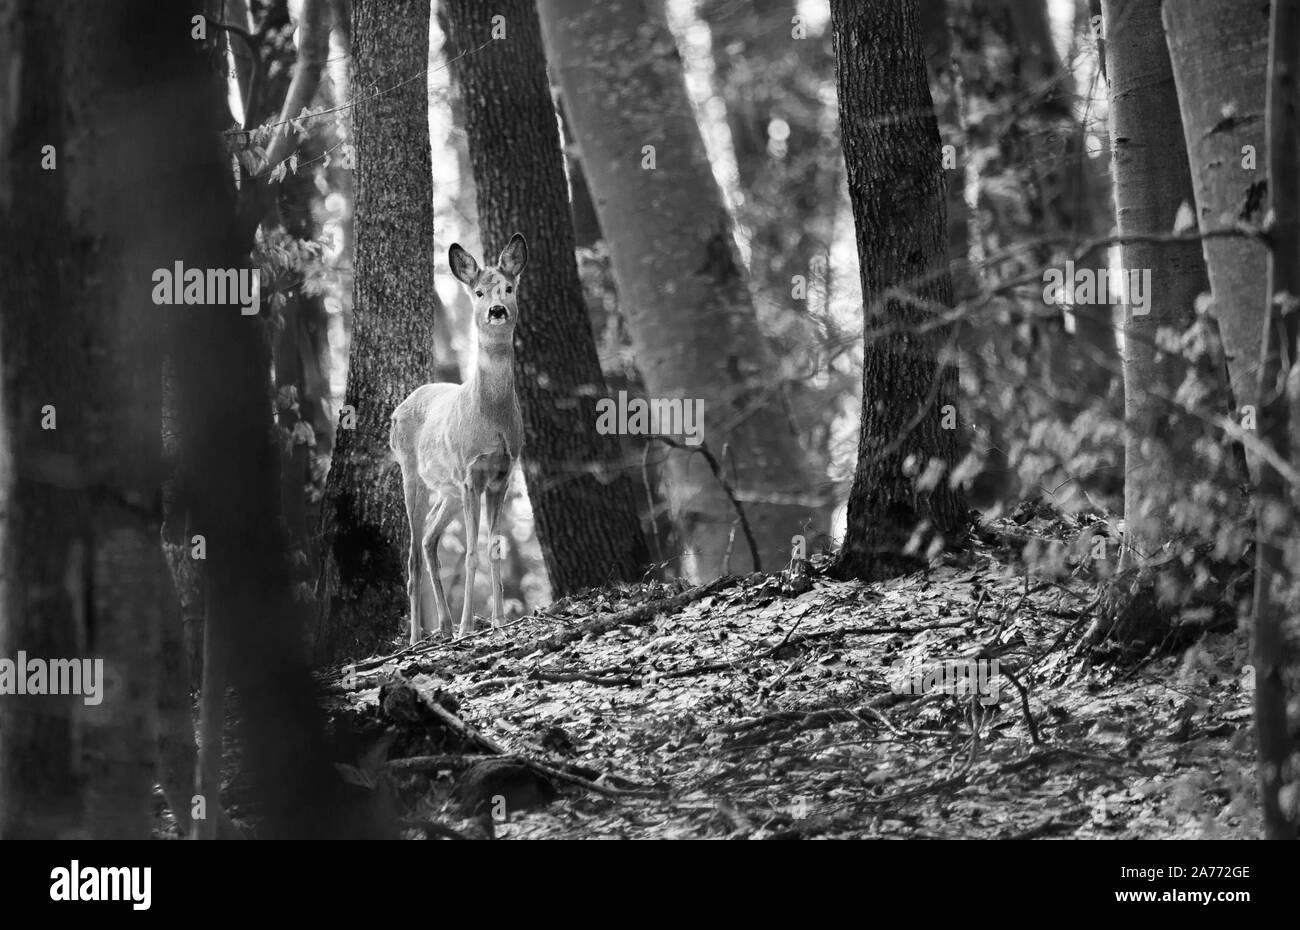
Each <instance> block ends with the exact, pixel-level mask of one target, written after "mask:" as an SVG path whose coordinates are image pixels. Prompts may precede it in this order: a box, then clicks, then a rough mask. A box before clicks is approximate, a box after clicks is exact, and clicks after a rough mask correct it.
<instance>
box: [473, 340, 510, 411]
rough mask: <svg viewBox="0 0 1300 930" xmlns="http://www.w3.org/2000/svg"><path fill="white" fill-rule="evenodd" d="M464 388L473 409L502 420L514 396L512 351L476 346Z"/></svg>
mask: <svg viewBox="0 0 1300 930" xmlns="http://www.w3.org/2000/svg"><path fill="white" fill-rule="evenodd" d="M466 387H467V388H468V389H469V395H470V397H472V398H473V399H474V403H475V406H477V407H478V408H479V409H480V410H483V411H484V412H485V413H487V414H489V415H492V414H500V415H501V417H502V419H504V418H505V414H506V413H507V412H508V411H509V410H510V407H511V405H512V404H513V403H514V397H515V352H514V348H513V347H512V346H480V347H479V350H478V359H477V362H476V363H475V366H474V371H473V373H472V374H471V375H470V377H469V381H468V383H467V384H466Z"/></svg>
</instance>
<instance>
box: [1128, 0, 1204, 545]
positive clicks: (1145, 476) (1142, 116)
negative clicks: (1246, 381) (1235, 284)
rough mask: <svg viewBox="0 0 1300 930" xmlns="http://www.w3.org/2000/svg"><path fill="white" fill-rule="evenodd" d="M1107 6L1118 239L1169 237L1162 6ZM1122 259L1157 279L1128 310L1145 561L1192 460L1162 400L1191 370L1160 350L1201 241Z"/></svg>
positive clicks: (1167, 74)
mask: <svg viewBox="0 0 1300 930" xmlns="http://www.w3.org/2000/svg"><path fill="white" fill-rule="evenodd" d="M1102 9H1103V15H1104V17H1105V32H1106V68H1107V73H1108V75H1109V78H1110V81H1109V84H1110V136H1111V149H1112V158H1113V162H1112V168H1113V172H1114V180H1115V212H1116V216H1117V218H1118V223H1119V232H1120V235H1121V236H1142V235H1167V234H1169V233H1170V232H1172V230H1173V229H1174V225H1175V221H1176V218H1177V216H1178V209H1179V207H1180V206H1182V205H1183V204H1187V205H1189V207H1190V205H1191V203H1192V199H1193V194H1192V182H1191V175H1190V174H1189V172H1188V165H1187V149H1186V147H1185V145H1184V143H1183V127H1182V121H1181V120H1180V119H1179V115H1178V99H1177V96H1176V94H1175V92H1174V79H1173V73H1172V71H1171V68H1170V63H1169V53H1168V50H1167V49H1166V47H1165V42H1164V36H1163V32H1162V30H1161V27H1160V0H1106V2H1104V3H1103V4H1102ZM1121 253H1122V261H1121V265H1122V266H1123V268H1124V269H1126V270H1138V271H1140V272H1143V273H1145V272H1146V271H1147V270H1149V271H1150V276H1151V277H1150V287H1149V289H1147V290H1148V295H1147V296H1148V299H1149V302H1150V303H1149V307H1148V308H1147V309H1148V312H1146V313H1135V312H1134V307H1133V306H1132V305H1131V304H1130V305H1128V306H1125V308H1124V422H1125V445H1124V453H1125V473H1124V518H1125V522H1126V525H1127V531H1126V540H1125V541H1126V545H1127V549H1128V551H1129V552H1131V553H1132V554H1134V555H1136V556H1137V557H1139V559H1144V558H1147V557H1149V556H1151V555H1153V554H1154V553H1155V552H1156V551H1157V550H1159V549H1160V548H1161V546H1162V545H1164V544H1165V543H1166V542H1167V541H1169V534H1170V530H1171V528H1170V524H1169V518H1170V514H1171V509H1170V506H1171V504H1172V501H1173V495H1174V494H1175V493H1182V492H1183V490H1184V489H1185V488H1187V487H1188V486H1189V482H1190V481H1191V480H1192V479H1193V477H1194V475H1193V471H1192V469H1193V466H1194V463H1195V459H1194V458H1193V457H1192V456H1191V455H1190V451H1189V450H1190V443H1191V437H1192V436H1193V435H1194V431H1193V430H1192V429H1191V428H1189V425H1188V423H1186V422H1184V421H1183V420H1182V419H1181V418H1178V419H1177V420H1176V421H1175V420H1173V419H1171V418H1172V417H1173V415H1174V410H1173V407H1172V405H1171V404H1170V402H1169V401H1168V400H1165V399H1162V398H1172V397H1173V396H1174V394H1175V393H1176V392H1177V389H1178V386H1179V384H1181V383H1182V380H1183V376H1184V373H1185V370H1186V366H1185V364H1184V362H1183V361H1182V359H1181V358H1180V357H1179V356H1177V355H1176V354H1175V353H1172V352H1162V351H1159V350H1158V349H1157V348H1156V331H1157V330H1158V329H1159V328H1161V327H1173V328H1175V329H1177V330H1178V331H1179V332H1181V331H1183V330H1185V329H1186V328H1187V327H1188V326H1190V325H1191V324H1192V322H1193V320H1194V317H1195V309H1194V303H1195V299H1196V295H1197V294H1199V293H1201V292H1202V291H1203V290H1205V288H1206V279H1205V265H1204V262H1203V261H1202V259H1201V249H1200V246H1199V244H1197V243H1195V242H1187V243H1149V242H1126V243H1124V244H1123V246H1122V249H1121Z"/></svg>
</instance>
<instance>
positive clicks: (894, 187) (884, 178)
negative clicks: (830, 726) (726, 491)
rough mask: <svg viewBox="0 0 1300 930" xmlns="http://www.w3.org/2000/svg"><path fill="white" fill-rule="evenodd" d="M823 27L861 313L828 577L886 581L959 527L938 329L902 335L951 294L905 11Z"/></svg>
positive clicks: (843, 11)
mask: <svg viewBox="0 0 1300 930" xmlns="http://www.w3.org/2000/svg"><path fill="white" fill-rule="evenodd" d="M831 23H832V26H833V28H834V30H835V56H836V74H837V85H838V88H839V100H840V127H841V128H840V132H841V137H842V139H843V142H844V161H845V164H846V166H847V168H848V177H849V195H850V197H851V199H852V202H853V219H854V225H855V227H856V229H857V243H858V255H859V257H860V261H861V267H862V296H863V301H864V303H865V312H864V314H863V316H864V325H863V331H864V338H865V346H864V352H863V370H862V433H861V437H860V439H859V443H858V464H857V469H856V471H855V473H854V477H853V488H852V491H851V493H850V496H849V514H848V531H847V534H846V536H845V539H844V546H843V548H842V550H841V552H840V557H839V562H838V566H837V567H838V570H839V571H840V572H841V573H842V574H844V575H851V576H856V577H868V576H872V575H877V574H880V573H884V572H887V571H890V570H891V569H893V568H895V567H897V566H898V565H899V562H900V559H901V557H902V554H903V552H904V549H905V547H906V544H907V542H908V539H909V537H911V536H912V534H913V532H914V531H917V530H919V529H923V528H926V527H928V528H929V530H930V531H931V532H937V533H939V534H943V535H949V534H953V535H955V534H956V533H957V532H958V531H960V529H961V528H962V526H963V524H964V522H965V519H966V509H965V503H964V500H963V497H962V494H961V492H960V490H954V489H952V488H950V487H949V483H948V477H949V474H948V473H949V471H950V470H951V469H952V467H953V465H954V464H955V463H956V458H957V442H956V436H957V433H956V429H955V428H954V427H955V426H956V423H955V421H954V420H950V421H949V422H947V423H945V422H944V421H945V414H946V413H947V414H952V415H954V416H955V412H956V411H955V408H951V407H949V405H950V404H953V403H954V402H955V398H956V371H955V370H954V369H953V367H952V366H951V364H950V363H949V362H948V360H947V359H946V358H944V351H945V349H947V348H950V346H946V345H945V343H948V342H950V340H949V339H948V335H949V328H947V327H941V328H938V329H935V330H932V331H930V332H928V333H921V332H917V331H916V327H917V326H919V325H920V324H922V323H925V322H928V321H930V320H931V319H932V318H933V316H934V314H935V313H936V312H941V311H942V310H943V309H944V308H947V307H950V306H951V305H952V281H951V279H950V278H949V275H948V248H947V227H946V218H945V215H944V214H945V209H944V206H945V203H944V197H945V189H944V179H943V173H942V170H943V169H942V167H941V160H940V142H939V129H938V125H937V123H936V121H935V117H934V112H933V104H932V102H931V99H930V89H929V87H928V86H927V84H926V67H925V54H924V51H923V49H922V42H921V34H920V22H919V15H918V11H917V6H916V2H915V0H906V2H903V3H898V4H858V3H854V2H852V0H833V2H832V3H831ZM895 288H897V289H899V290H900V291H902V292H903V293H904V294H905V295H906V298H907V299H903V298H901V297H900V296H898V295H897V294H896V293H891V289H895ZM914 301H919V302H921V303H922V306H918V305H917V303H915V302H914ZM945 408H948V409H947V410H946V411H945ZM935 471H938V472H939V474H938V475H937V477H936V475H935V474H933V472H935ZM923 476H924V477H925V478H926V479H927V480H926V481H924V482H922V481H920V480H918V479H920V478H922V477H923ZM908 561H910V560H908Z"/></svg>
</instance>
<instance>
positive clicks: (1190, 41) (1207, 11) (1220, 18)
mask: <svg viewBox="0 0 1300 930" xmlns="http://www.w3.org/2000/svg"><path fill="white" fill-rule="evenodd" d="M1162 13H1163V16H1164V24H1165V33H1166V39H1167V41H1168V45H1169V57H1170V60H1171V61H1172V63H1173V72H1174V82H1175V84H1176V85H1177V88H1178V104H1179V107H1180V109H1181V112H1182V123H1183V133H1184V136H1185V138H1186V145H1187V157H1188V161H1189V163H1190V166H1191V175H1192V182H1193V187H1194V189H1195V192H1196V216H1197V220H1198V221H1199V224H1200V230H1201V232H1202V233H1206V232H1210V231H1211V230H1224V229H1231V228H1232V227H1233V226H1234V225H1236V224H1237V223H1240V222H1245V223H1251V224H1256V225H1257V224H1259V223H1260V222H1261V221H1262V220H1263V216H1264V209H1265V197H1264V192H1265V190H1266V188H1267V184H1266V183H1265V180H1264V171H1265V163H1264V158H1265V156H1264V86H1265V83H1266V78H1265V67H1266V65H1267V60H1268V4H1260V3H1258V2H1256V0H1179V2H1177V3H1165V4H1164V5H1163V7H1162ZM1201 247H1202V249H1203V251H1204V253H1205V265H1206V269H1207V270H1208V272H1209V276H1210V291H1211V294H1212V295H1213V313H1214V316H1215V318H1216V319H1217V320H1218V324H1219V334H1220V337H1221V338H1222V341H1223V349H1224V354H1225V355H1226V356H1227V362H1228V373H1229V375H1230V377H1231V381H1232V393H1233V395H1234V398H1235V401H1236V406H1237V408H1238V411H1240V408H1241V407H1242V406H1246V405H1251V406H1254V405H1257V404H1258V394H1257V392H1256V389H1257V388H1258V386H1259V360H1260V348H1261V345H1262V340H1263V337H1264V316H1265V309H1266V308H1265V294H1266V292H1267V287H1268V285H1267V267H1266V266H1267V262H1268V252H1267V250H1266V249H1265V248H1264V246H1263V243H1261V242H1258V241H1256V240H1253V239H1248V238H1245V237H1241V238H1210V239H1204V240H1202V243H1201ZM1247 458H1248V460H1250V462H1251V466H1252V468H1254V467H1255V465H1256V463H1255V461H1254V456H1253V455H1252V454H1250V453H1249V452H1248V453H1247Z"/></svg>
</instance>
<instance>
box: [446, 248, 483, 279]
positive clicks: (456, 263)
mask: <svg viewBox="0 0 1300 930" xmlns="http://www.w3.org/2000/svg"><path fill="white" fill-rule="evenodd" d="M447 263H448V264H450V265H451V273H452V274H454V275H455V276H456V280H457V281H459V282H460V283H461V284H463V285H465V286H466V287H473V286H474V282H475V281H477V280H478V262H476V261H474V256H473V255H470V254H469V253H468V252H466V251H465V250H464V249H462V248H461V247H460V243H459V242H453V243H452V244H451V248H450V249H448V250H447Z"/></svg>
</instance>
